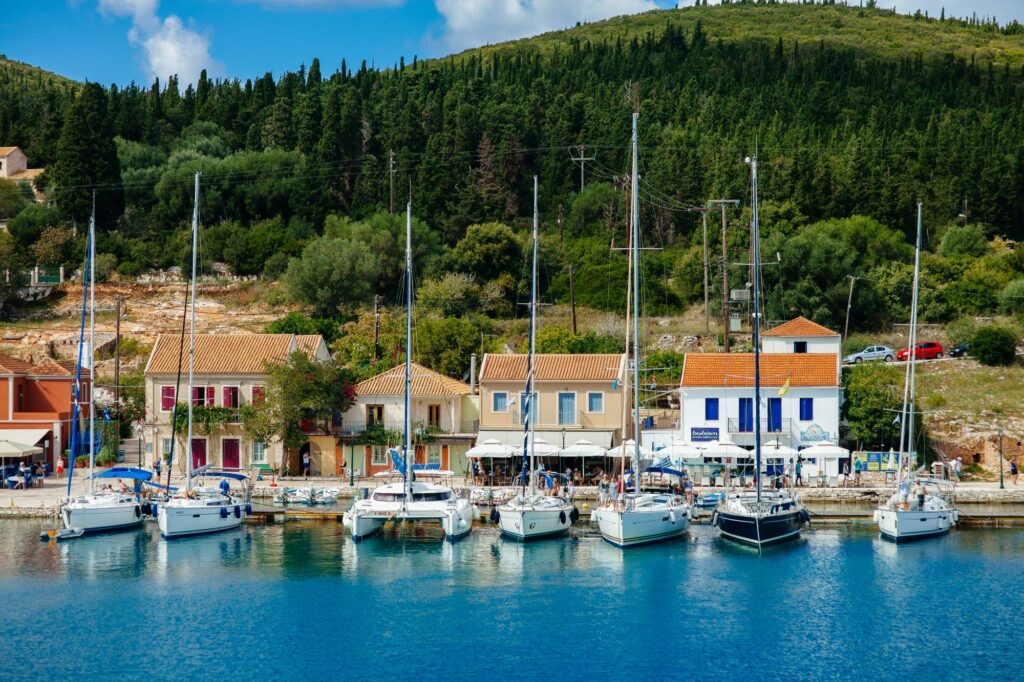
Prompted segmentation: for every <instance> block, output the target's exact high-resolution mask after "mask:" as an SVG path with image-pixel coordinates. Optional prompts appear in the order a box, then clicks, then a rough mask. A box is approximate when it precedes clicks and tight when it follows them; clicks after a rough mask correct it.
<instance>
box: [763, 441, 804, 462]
mask: <svg viewBox="0 0 1024 682" xmlns="http://www.w3.org/2000/svg"><path fill="white" fill-rule="evenodd" d="M796 455H797V452H796V450H794V449H793V448H791V447H789V446H788V445H783V444H782V443H780V442H779V441H777V440H770V441H768V442H767V443H764V444H763V445H761V456H762V457H782V458H783V459H793V458H794V457H796Z"/></svg>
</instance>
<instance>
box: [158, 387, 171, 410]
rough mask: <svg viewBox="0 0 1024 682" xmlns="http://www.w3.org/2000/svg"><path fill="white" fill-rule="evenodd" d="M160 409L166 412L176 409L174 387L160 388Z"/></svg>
mask: <svg viewBox="0 0 1024 682" xmlns="http://www.w3.org/2000/svg"><path fill="white" fill-rule="evenodd" d="M160 409H161V410H163V411H164V412H170V411H171V410H173V409H174V386H161V387H160Z"/></svg>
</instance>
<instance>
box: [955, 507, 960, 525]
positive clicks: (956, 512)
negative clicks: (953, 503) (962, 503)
mask: <svg viewBox="0 0 1024 682" xmlns="http://www.w3.org/2000/svg"><path fill="white" fill-rule="evenodd" d="M953 523H956V524H959V523H960V512H959V511H957V510H956V509H954V510H953Z"/></svg>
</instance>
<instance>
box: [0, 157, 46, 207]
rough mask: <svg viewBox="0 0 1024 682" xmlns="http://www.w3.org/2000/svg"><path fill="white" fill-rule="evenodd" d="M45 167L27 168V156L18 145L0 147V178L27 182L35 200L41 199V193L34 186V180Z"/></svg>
mask: <svg viewBox="0 0 1024 682" xmlns="http://www.w3.org/2000/svg"><path fill="white" fill-rule="evenodd" d="M45 170H46V169H45V168H29V167H28V157H26V156H25V152H23V151H21V149H20V148H18V147H0V178H5V179H7V180H12V181H14V182H27V183H29V185H31V186H32V190H33V192H34V193H35V196H36V201H42V200H43V195H42V193H41V192H40V190H39V188H38V187H36V180H37V179H38V178H39V176H40V175H42V174H43V171H45Z"/></svg>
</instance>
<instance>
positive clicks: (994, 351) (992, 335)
mask: <svg viewBox="0 0 1024 682" xmlns="http://www.w3.org/2000/svg"><path fill="white" fill-rule="evenodd" d="M1017 341H1018V339H1017V335H1016V334H1014V333H1013V332H1012V331H1010V330H1009V329H1007V328H1006V327H1002V326H999V325H994V324H990V325H986V326H984V327H981V328H980V329H978V331H976V332H975V333H974V340H973V341H972V342H971V354H972V355H974V356H975V357H977V358H978V361H979V362H981V364H983V365H1009V364H1012V363H1013V360H1014V357H1015V356H1016V352H1017Z"/></svg>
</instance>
